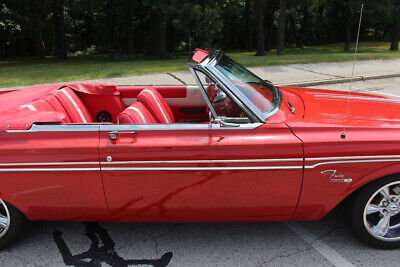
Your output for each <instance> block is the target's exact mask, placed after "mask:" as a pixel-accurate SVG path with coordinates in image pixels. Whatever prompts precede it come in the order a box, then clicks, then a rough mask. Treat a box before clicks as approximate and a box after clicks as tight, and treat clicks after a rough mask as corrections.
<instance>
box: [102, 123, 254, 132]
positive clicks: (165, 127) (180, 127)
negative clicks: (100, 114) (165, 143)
mask: <svg viewBox="0 0 400 267" xmlns="http://www.w3.org/2000/svg"><path fill="white" fill-rule="evenodd" d="M260 125H262V123H246V124H240V125H239V127H222V126H221V125H219V124H211V125H210V124H208V123H196V124H188V123H170V124H160V123H159V124H104V125H100V129H99V131H100V132H103V131H116V130H119V131H121V130H122V131H128V130H132V131H190V130H210V129H212V130H233V129H236V130H251V129H255V128H257V127H259V126H260Z"/></svg>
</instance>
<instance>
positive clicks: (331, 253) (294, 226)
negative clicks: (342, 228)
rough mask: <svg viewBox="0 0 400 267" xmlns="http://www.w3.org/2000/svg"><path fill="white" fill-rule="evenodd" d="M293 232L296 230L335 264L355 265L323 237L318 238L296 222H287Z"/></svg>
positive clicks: (348, 266) (343, 265)
mask: <svg viewBox="0 0 400 267" xmlns="http://www.w3.org/2000/svg"><path fill="white" fill-rule="evenodd" d="M285 224H286V226H287V227H289V228H290V229H291V230H292V231H293V232H295V233H296V234H297V235H298V236H299V237H300V238H301V239H302V240H304V241H305V242H306V243H307V244H309V245H310V246H312V247H313V248H314V249H315V250H316V251H318V252H319V253H320V254H321V255H322V256H324V257H325V258H326V259H327V260H328V261H330V262H331V263H332V264H333V265H335V266H340V267H350V266H351V267H354V265H353V264H352V263H351V262H349V261H348V260H346V259H345V258H344V257H343V256H342V255H340V254H339V253H337V252H336V251H335V250H334V249H333V248H331V247H330V246H328V245H327V244H326V243H325V242H324V241H322V240H321V239H317V238H316V237H315V236H314V235H313V234H312V233H310V232H308V231H307V230H305V229H304V228H303V227H301V226H300V225H299V224H298V223H296V222H287V223H285Z"/></svg>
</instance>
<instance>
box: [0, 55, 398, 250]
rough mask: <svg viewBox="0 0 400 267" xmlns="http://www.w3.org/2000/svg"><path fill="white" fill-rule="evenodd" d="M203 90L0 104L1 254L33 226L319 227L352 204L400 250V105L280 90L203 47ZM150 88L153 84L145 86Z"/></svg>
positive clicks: (382, 239) (360, 224) (110, 90)
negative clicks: (309, 223) (297, 223)
mask: <svg viewBox="0 0 400 267" xmlns="http://www.w3.org/2000/svg"><path fill="white" fill-rule="evenodd" d="M193 60H194V62H193V63H192V64H189V69H190V71H191V73H192V74H193V76H194V78H195V80H196V81H197V85H191V86H186V85H184V86H183V85H178V86H150V85H149V86H137V85H123V86H122V85H121V86H116V85H108V84H65V85H38V86H34V87H31V88H28V89H24V90H15V91H12V92H6V93H3V94H1V95H0V118H1V119H0V180H1V183H0V247H1V248H5V247H7V246H9V245H10V244H11V243H12V242H14V241H15V240H16V239H17V237H18V236H19V235H20V234H21V233H22V232H23V229H24V225H25V223H26V222H27V221H28V220H31V221H37V220H60V221H135V222H237V221H289V220H319V219H321V218H323V217H324V216H325V215H326V214H328V213H329V212H330V211H331V210H333V209H334V208H335V207H338V206H343V207H345V208H344V210H345V211H346V212H347V213H346V214H347V215H346V218H348V220H349V222H350V225H351V226H352V228H353V229H354V232H355V233H356V235H357V236H358V237H359V238H360V239H361V240H362V241H364V242H366V243H367V244H369V245H372V246H377V247H383V248H395V247H399V246H400V202H399V194H400V174H399V173H400V118H399V115H398V112H399V110H400V101H399V100H398V99H394V98H388V97H383V96H379V95H370V94H363V93H351V94H349V93H347V92H342V91H328V90H316V89H305V88H289V87H281V88H277V87H276V86H274V85H273V84H272V83H271V82H269V81H266V80H263V79H261V78H259V77H258V76H256V75H254V74H253V73H251V72H250V71H249V70H247V69H246V68H244V67H242V66H241V65H239V64H238V63H236V62H235V61H233V60H232V59H231V58H229V57H228V56H226V55H224V54H223V52H222V51H221V50H212V51H209V50H201V49H197V51H196V53H195V54H194V56H193ZM149 83H151V81H149Z"/></svg>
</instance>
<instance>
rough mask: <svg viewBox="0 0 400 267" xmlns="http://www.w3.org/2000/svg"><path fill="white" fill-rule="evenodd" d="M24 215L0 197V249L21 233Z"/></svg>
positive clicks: (7, 245) (12, 241)
mask: <svg viewBox="0 0 400 267" xmlns="http://www.w3.org/2000/svg"><path fill="white" fill-rule="evenodd" d="M25 222H26V218H25V216H24V215H23V214H22V213H21V212H20V211H19V210H18V209H17V208H16V207H14V206H12V205H11V204H10V203H7V202H6V201H4V200H2V199H0V249H4V248H7V247H9V246H10V245H11V244H12V243H14V242H15V241H16V240H17V239H18V237H19V236H20V235H21V233H22V232H23V229H24V225H25Z"/></svg>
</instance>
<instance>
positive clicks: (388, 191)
mask: <svg viewBox="0 0 400 267" xmlns="http://www.w3.org/2000/svg"><path fill="white" fill-rule="evenodd" d="M363 220H364V226H365V228H366V229H367V231H368V232H369V233H370V234H371V235H372V236H373V237H374V238H376V239H379V240H382V241H386V242H395V241H400V181H396V182H393V183H389V184H386V185H385V186H383V187H381V188H379V189H378V190H377V191H376V192H375V193H374V194H373V195H372V197H371V198H370V199H369V200H368V201H367V204H366V206H365V208H364V216H363Z"/></svg>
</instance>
